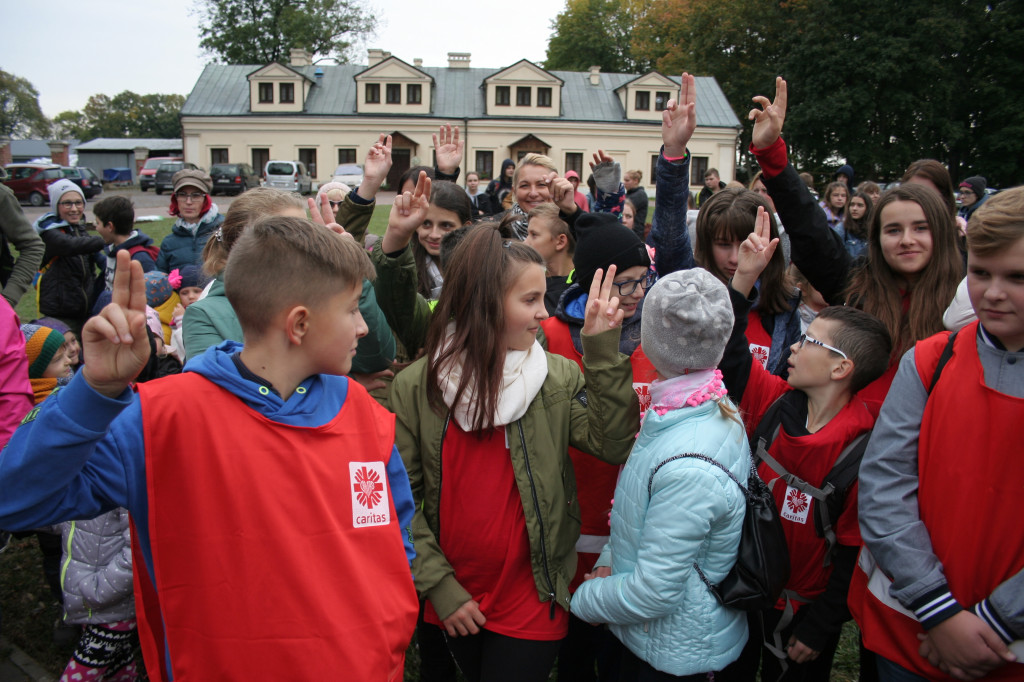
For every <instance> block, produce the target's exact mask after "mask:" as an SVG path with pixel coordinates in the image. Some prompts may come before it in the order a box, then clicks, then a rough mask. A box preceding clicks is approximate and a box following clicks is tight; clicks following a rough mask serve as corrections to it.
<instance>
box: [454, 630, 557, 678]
mask: <svg viewBox="0 0 1024 682" xmlns="http://www.w3.org/2000/svg"><path fill="white" fill-rule="evenodd" d="M445 639H446V640H448V649H449V650H451V652H452V657H453V658H455V662H456V663H457V664H458V666H459V670H461V671H462V674H463V675H465V676H466V679H467V680H469V682H534V681H535V682H546V680H547V679H548V675H549V674H550V673H551V666H552V665H553V664H554V662H555V656H556V655H557V654H558V647H559V645H560V644H561V643H562V640H560V639H556V640H554V641H539V640H532V639H517V638H515V637H506V636H505V635H499V634H496V633H494V632H489V631H487V630H483V629H481V630H480V632H479V633H478V634H475V635H465V636H460V637H449V636H448V635H447V634H446V635H445Z"/></svg>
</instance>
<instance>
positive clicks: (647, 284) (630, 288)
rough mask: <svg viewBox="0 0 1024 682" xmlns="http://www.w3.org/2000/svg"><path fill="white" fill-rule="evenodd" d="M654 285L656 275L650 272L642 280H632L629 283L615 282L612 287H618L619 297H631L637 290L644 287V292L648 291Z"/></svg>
mask: <svg viewBox="0 0 1024 682" xmlns="http://www.w3.org/2000/svg"><path fill="white" fill-rule="evenodd" d="M653 284H654V273H653V272H650V271H648V272H647V274H646V275H644V276H643V277H641V278H640V279H631V280H629V281H628V282H613V283H612V285H613V286H615V287H618V289H619V296H630V295H632V294H633V292H634V291H636V288H637V287H638V286H639V287H642V288H643V290H644V291H647V290H648V289H650V288H651V286H652V285H653Z"/></svg>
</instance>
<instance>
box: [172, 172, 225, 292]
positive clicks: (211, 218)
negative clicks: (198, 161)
mask: <svg viewBox="0 0 1024 682" xmlns="http://www.w3.org/2000/svg"><path fill="white" fill-rule="evenodd" d="M171 182H172V183H173V184H174V193H173V194H172V195H171V207H170V209H169V210H168V213H170V214H171V215H172V216H175V217H176V218H177V220H176V221H174V227H172V228H171V233H170V234H169V235H167V236H166V237H164V240H163V243H161V244H160V254H159V255H158V256H157V257H156V269H157V270H159V271H160V272H170V271H171V270H174V269H175V268H177V269H179V270H180V269H181V268H183V267H185V266H186V265H199V264H200V263H201V261H202V253H203V247H204V246H206V241H207V240H208V239H209V238H210V235H211V234H213V233H214V232H215V231H216V229H217V228H218V227H220V224H221V223H222V222H224V216H223V215H221V213H220V210H219V209H218V208H217V204H215V203H213V200H212V199H210V190H211V189H213V180H212V179H211V178H210V175H209V174H208V173H207V172H206V171H202V170H192V169H189V168H186V169H184V170H180V171H178V172H177V173H175V174H174V177H173V178H171Z"/></svg>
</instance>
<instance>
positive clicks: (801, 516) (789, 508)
mask: <svg viewBox="0 0 1024 682" xmlns="http://www.w3.org/2000/svg"><path fill="white" fill-rule="evenodd" d="M810 510H811V496H810V495H808V494H806V493H802V492H800V491H799V490H797V489H796V488H794V487H793V486H786V499H785V500H784V501H783V503H782V514H781V516H782V518H784V519H786V520H787V521H793V522H794V523H807V513H808V512H809V511H810Z"/></svg>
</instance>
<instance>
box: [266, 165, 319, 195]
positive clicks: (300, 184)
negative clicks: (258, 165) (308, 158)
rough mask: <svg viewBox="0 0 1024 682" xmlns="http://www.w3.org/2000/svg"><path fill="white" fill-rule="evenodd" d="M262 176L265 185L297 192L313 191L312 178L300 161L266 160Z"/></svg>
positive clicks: (308, 192)
mask: <svg viewBox="0 0 1024 682" xmlns="http://www.w3.org/2000/svg"><path fill="white" fill-rule="evenodd" d="M263 177H264V179H265V180H266V182H265V185H266V186H267V187H275V188H277V189H284V190H288V191H290V192H298V193H299V194H310V193H311V192H312V191H313V178H311V177H310V176H309V172H308V171H307V170H306V165H305V164H304V163H302V162H301V161H267V165H266V166H265V167H264V169H263Z"/></svg>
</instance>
